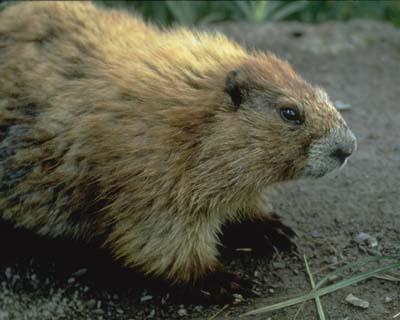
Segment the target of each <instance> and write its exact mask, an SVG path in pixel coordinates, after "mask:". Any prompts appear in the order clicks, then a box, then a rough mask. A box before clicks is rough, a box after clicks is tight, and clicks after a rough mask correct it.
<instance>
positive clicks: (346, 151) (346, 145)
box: [330, 128, 357, 164]
mask: <svg viewBox="0 0 400 320" xmlns="http://www.w3.org/2000/svg"><path fill="white" fill-rule="evenodd" d="M342 132H343V135H341V137H340V138H339V144H338V145H336V148H335V149H334V150H333V151H332V152H331V154H330V156H331V157H332V158H335V159H337V160H339V162H340V163H341V164H343V163H344V162H345V161H346V159H347V158H348V157H350V156H351V155H352V153H353V152H354V150H355V149H356V148H357V140H356V137H355V136H354V134H353V132H351V130H350V129H348V128H346V129H344V131H342Z"/></svg>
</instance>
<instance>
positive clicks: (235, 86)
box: [225, 70, 247, 111]
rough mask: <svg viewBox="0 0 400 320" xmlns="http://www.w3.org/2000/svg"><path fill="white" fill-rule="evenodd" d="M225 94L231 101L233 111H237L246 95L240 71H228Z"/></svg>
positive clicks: (245, 87) (245, 86)
mask: <svg viewBox="0 0 400 320" xmlns="http://www.w3.org/2000/svg"><path fill="white" fill-rule="evenodd" d="M225 92H226V93H227V94H229V96H230V97H231V100H232V104H233V108H234V111H237V110H238V109H239V107H240V105H241V104H242V102H243V99H244V98H245V96H246V94H247V85H246V83H245V81H244V79H243V77H242V75H241V74H240V71H237V70H233V71H230V72H229V73H228V74H227V75H226V78H225Z"/></svg>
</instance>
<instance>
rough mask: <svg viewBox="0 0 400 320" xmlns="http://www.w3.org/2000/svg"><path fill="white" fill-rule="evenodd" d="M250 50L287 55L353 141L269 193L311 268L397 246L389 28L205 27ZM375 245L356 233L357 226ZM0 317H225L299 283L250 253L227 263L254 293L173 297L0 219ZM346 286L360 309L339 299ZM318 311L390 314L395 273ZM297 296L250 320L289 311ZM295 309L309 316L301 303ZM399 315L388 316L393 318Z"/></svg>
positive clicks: (358, 24)
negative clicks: (331, 170)
mask: <svg viewBox="0 0 400 320" xmlns="http://www.w3.org/2000/svg"><path fill="white" fill-rule="evenodd" d="M215 28H217V29H219V30H221V31H223V32H226V33H227V34H228V35H230V36H232V37H233V38H235V39H237V40H239V41H240V42H242V43H244V44H246V45H247V46H249V47H251V48H257V49H261V50H271V51H273V52H275V53H276V54H278V55H279V56H281V57H284V58H286V59H288V60H289V61H290V62H291V63H292V64H293V65H294V66H295V68H296V69H297V70H298V71H299V72H300V73H301V74H302V75H303V76H304V77H305V78H306V79H307V80H309V81H310V82H311V83H314V84H318V85H320V86H322V87H324V88H325V89H326V90H327V91H328V93H329V94H330V96H331V98H332V100H334V101H336V100H340V101H342V102H343V103H346V104H350V105H351V109H349V110H347V111H343V116H344V117H345V119H346V120H347V122H348V124H349V126H350V127H351V128H352V130H353V131H354V133H355V134H356V136H357V138H358V151H357V153H356V154H355V155H354V156H353V157H352V158H351V159H350V161H349V163H348V165H347V166H346V167H345V168H344V169H343V170H341V171H340V172H338V173H336V174H334V175H331V176H327V177H324V178H322V179H320V180H316V181H315V180H313V181H307V180H305V181H297V182H292V183H288V184H285V185H281V186H277V187H276V188H275V189H274V190H273V191H272V192H271V195H270V196H271V201H272V204H273V207H274V210H275V212H276V213H278V214H279V215H280V216H282V217H283V219H284V221H285V222H286V223H287V224H288V225H290V226H291V227H292V228H293V229H294V230H296V232H297V234H298V238H297V243H298V245H299V248H300V256H301V253H306V255H307V257H308V259H309V262H310V264H311V269H312V271H313V273H314V274H315V276H316V278H321V276H323V275H324V274H326V273H327V272H329V271H331V270H333V269H335V268H337V267H338V266H340V265H342V264H344V263H349V262H352V261H355V260H357V259H361V258H363V257H366V256H370V255H400V209H399V208H400V193H399V190H400V128H399V126H400V125H399V124H400V112H399V111H400V102H399V98H398V97H400V30H399V29H395V28H394V27H391V26H388V25H385V24H381V23H377V22H365V21H364V22H362V21H353V22H350V23H326V24H322V25H318V26H314V25H305V24H298V23H279V24H268V25H259V26H254V25H244V24H224V25H221V26H217V27H215ZM361 232H364V233H368V234H369V235H371V236H373V237H375V238H376V239H377V242H378V246H375V247H370V246H368V244H360V243H358V242H357V241H356V238H357V236H358V235H359V234H360V233H361ZM0 250H1V252H2V254H1V256H0V320H11V319H18V320H19V319H29V320H46V319H175V318H176V319H180V318H182V319H207V318H208V317H212V316H213V315H216V314H217V313H218V312H219V314H218V315H217V316H216V319H237V318H238V316H239V315H240V314H242V313H244V312H247V311H250V310H253V309H255V308H258V307H262V306H266V305H269V304H271V303H274V302H278V301H281V300H282V299H285V298H287V297H292V296H294V295H297V294H303V293H305V292H306V291H307V290H309V289H310V286H309V281H308V278H307V275H306V273H305V267H304V263H303V261H302V260H301V259H300V258H298V257H296V256H291V255H280V256H276V257H275V258H274V259H272V260H268V259H262V258H254V257H252V255H251V254H250V253H242V254H240V256H239V257H237V258H235V259H233V260H230V261H228V263H229V265H230V269H231V270H233V271H236V272H240V273H242V274H244V275H245V277H246V278H247V279H249V280H251V281H252V282H253V290H254V291H255V292H258V297H257V298H249V299H245V300H244V301H243V302H241V303H239V304H237V305H234V306H228V307H226V308H225V309H223V310H221V309H222V307H221V306H207V305H180V304H173V303H171V301H170V299H171V298H170V297H171V296H173V295H174V292H169V293H166V292H162V290H161V288H157V287H155V288H154V287H153V286H152V285H150V284H148V283H145V284H143V283H142V282H141V281H140V280H137V279H135V278H130V277H127V278H125V274H124V272H123V271H121V270H119V269H118V268H117V267H115V266H113V265H111V264H110V265H108V264H109V262H108V260H107V257H103V256H102V255H101V254H100V253H98V252H95V251H94V250H92V249H91V248H84V247H82V245H80V244H74V243H71V242H63V241H54V240H46V239H38V238H36V237H35V236H33V235H31V234H29V233H26V232H24V231H22V230H19V231H15V230H14V229H12V228H10V227H9V226H6V225H2V226H1V227H0ZM349 293H352V294H354V295H355V296H357V297H359V298H362V299H364V300H367V301H368V302H369V303H370V305H369V308H367V309H360V308H357V307H354V306H351V305H349V304H348V303H346V301H345V298H346V296H347V295H348V294H349ZM322 304H323V305H324V307H325V311H326V313H327V315H328V318H329V319H338V320H339V319H341V320H345V319H348V320H350V319H351V320H358V319H360V320H361V319H362V320H365V319H372V320H374V319H393V316H394V315H395V314H397V313H399V312H400V283H399V282H395V281H388V280H382V279H377V278H374V279H371V280H367V281H365V282H362V283H361V284H358V285H355V286H351V287H348V288H346V289H343V290H340V291H337V292H334V293H332V294H329V295H326V296H324V297H323V298H322ZM297 309H298V306H294V307H291V308H288V309H286V310H283V311H278V312H274V313H270V314H267V315H266V314H263V315H260V316H255V317H253V319H293V317H294V314H295V313H296V311H297ZM298 319H307V320H311V319H317V315H316V311H315V307H314V305H313V303H312V302H310V303H308V304H306V305H305V308H304V310H303V312H301V313H300V314H299V318H298ZM399 319H400V316H399Z"/></svg>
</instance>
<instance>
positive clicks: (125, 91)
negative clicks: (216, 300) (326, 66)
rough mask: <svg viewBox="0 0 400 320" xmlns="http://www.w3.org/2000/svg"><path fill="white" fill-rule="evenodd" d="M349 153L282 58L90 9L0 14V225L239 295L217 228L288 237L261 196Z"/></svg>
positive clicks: (259, 237) (339, 123) (333, 123)
mask: <svg viewBox="0 0 400 320" xmlns="http://www.w3.org/2000/svg"><path fill="white" fill-rule="evenodd" d="M354 148H355V137H354V135H353V134H352V132H351V131H350V130H349V129H348V127H347V125H346V123H345V122H344V120H343V119H342V117H341V116H340V114H339V113H338V112H337V111H336V110H335V108H334V107H333V106H332V103H331V102H330V100H329V99H328V97H327V95H326V93H325V92H324V91H323V90H322V89H320V88H316V87H313V86H311V85H310V84H308V83H307V82H305V81H304V80H303V79H302V78H301V77H300V76H298V75H297V74H296V73H295V72H294V70H293V69H292V68H291V66H290V65H289V64H288V63H287V62H286V61H282V60H280V59H278V58H277V57H276V56H274V55H273V54H270V53H262V52H256V51H254V52H248V51H247V50H245V49H244V48H242V47H240V46H239V45H238V44H236V43H234V42H232V41H230V40H228V39H227V38H226V37H224V36H223V35H220V34H213V35H211V34H207V33H200V32H191V31H189V30H187V29H184V28H178V29H174V30H160V29H158V28H157V27H155V26H150V25H147V24H145V23H144V22H142V21H141V20H140V19H137V18H134V17H132V16H130V15H128V14H127V13H124V12H120V11H116V10H104V9H100V8H97V7H96V6H94V5H93V4H91V3H89V2H35V1H33V2H23V3H17V4H14V5H10V6H8V7H6V8H5V9H4V10H2V11H1V13H0V161H1V165H0V217H1V218H2V219H4V220H7V221H10V222H12V223H13V224H15V226H18V227H24V228H27V229H31V230H33V231H34V232H36V233H38V234H40V235H45V236H50V237H66V238H74V239H81V240H83V241H86V242H89V243H90V242H92V241H98V239H102V240H101V246H102V247H104V248H106V249H107V250H109V251H110V252H111V253H112V255H113V256H114V257H115V259H116V260H120V261H121V262H122V264H123V265H124V266H126V267H128V268H131V267H132V268H138V269H139V270H141V271H142V272H143V273H145V274H147V275H149V276H153V277H160V278H163V279H167V280H170V281H171V282H172V283H198V282H199V281H200V280H204V279H216V278H214V277H215V276H216V275H218V276H221V277H222V279H225V280H224V281H222V282H218V284H217V283H216V282H212V283H213V284H215V285H216V286H221V287H224V288H234V287H235V286H236V283H235V281H236V280H235V277H233V276H231V275H230V274H229V273H225V272H224V271H223V267H222V266H221V263H220V262H219V261H218V245H219V239H220V237H221V230H222V229H223V227H224V225H226V224H227V223H228V224H229V223H230V224H234V223H239V222H244V224H250V225H254V235H253V240H252V241H249V239H247V238H246V239H244V238H241V234H240V232H238V233H237V238H236V239H235V241H236V242H237V244H238V245H240V242H241V241H244V242H245V243H246V246H254V247H256V248H262V247H263V246H268V245H271V244H270V243H268V240H266V237H265V233H266V232H267V231H269V232H271V226H273V227H276V229H277V230H276V231H275V232H276V234H275V236H276V235H278V237H279V234H284V233H290V232H289V231H288V230H284V229H282V228H281V227H280V226H279V222H278V220H277V218H276V217H275V216H273V215H271V214H270V213H268V212H266V210H265V209H264V206H263V205H262V204H261V203H262V201H261V200H260V199H261V197H262V191H263V190H264V189H265V188H266V187H268V186H270V185H271V184H274V183H276V182H280V181H286V180H290V179H296V178H301V177H320V176H323V175H324V174H326V173H327V172H329V171H331V170H333V169H335V168H337V167H340V166H341V165H343V164H344V163H345V161H346V159H347V158H348V156H350V154H351V153H352V152H353V151H354ZM238 226H239V227H240V224H239V225H238ZM237 230H240V228H239V229H237ZM272 232H273V231H272ZM210 277H211V278H210ZM224 277H225V278H224ZM210 281H211V280H210ZM205 282H207V281H205ZM209 283H211V282H209Z"/></svg>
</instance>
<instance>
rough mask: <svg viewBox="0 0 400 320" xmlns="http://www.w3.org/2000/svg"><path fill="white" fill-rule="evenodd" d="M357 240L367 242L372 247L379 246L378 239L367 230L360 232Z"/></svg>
mask: <svg viewBox="0 0 400 320" xmlns="http://www.w3.org/2000/svg"><path fill="white" fill-rule="evenodd" d="M356 241H357V242H358V243H366V244H367V245H368V247H370V248H376V247H377V246H378V240H376V238H375V237H373V236H371V235H370V234H368V233H365V232H360V233H359V234H357V236H356Z"/></svg>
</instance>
